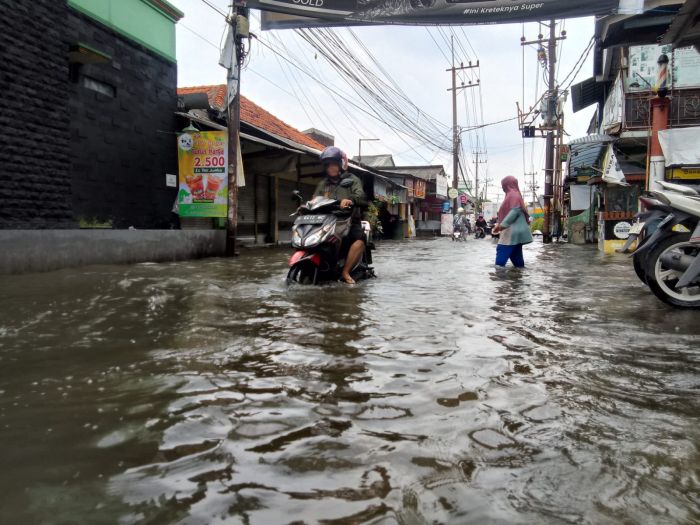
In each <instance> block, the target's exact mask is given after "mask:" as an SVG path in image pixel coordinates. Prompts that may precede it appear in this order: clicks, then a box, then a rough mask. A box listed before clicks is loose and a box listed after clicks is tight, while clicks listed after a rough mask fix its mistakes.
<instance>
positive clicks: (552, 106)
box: [542, 20, 558, 244]
mask: <svg viewBox="0 0 700 525" xmlns="http://www.w3.org/2000/svg"><path fill="white" fill-rule="evenodd" d="M556 27H557V23H556V20H551V21H550V22H549V43H548V44H547V48H548V49H547V56H548V67H549V99H548V101H547V126H548V127H549V128H550V131H549V132H548V133H547V144H546V148H547V150H546V162H545V168H544V225H543V227H542V242H543V243H545V244H548V243H550V242H552V232H551V221H552V195H553V193H554V192H553V188H552V181H553V177H554V131H551V128H552V127H553V126H554V125H555V124H556V123H557V122H558V119H557V118H556V116H555V113H556V108H557V86H556V85H555V84H556V81H557V78H556V72H557V67H556V66H557V35H556Z"/></svg>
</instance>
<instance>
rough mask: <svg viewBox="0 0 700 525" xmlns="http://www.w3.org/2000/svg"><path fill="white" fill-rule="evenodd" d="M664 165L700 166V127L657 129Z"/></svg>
mask: <svg viewBox="0 0 700 525" xmlns="http://www.w3.org/2000/svg"><path fill="white" fill-rule="evenodd" d="M659 143H660V144H661V149H662V150H663V152H664V157H665V158H666V166H700V127H694V128H673V129H665V130H662V131H659Z"/></svg>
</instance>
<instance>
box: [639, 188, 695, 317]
mask: <svg viewBox="0 0 700 525" xmlns="http://www.w3.org/2000/svg"><path fill="white" fill-rule="evenodd" d="M658 184H659V185H661V187H662V188H663V189H664V191H652V192H650V198H649V197H643V199H646V201H644V200H643V201H642V203H643V205H644V206H645V212H643V213H642V214H640V216H639V220H638V222H637V224H635V225H634V226H633V228H632V232H633V233H632V234H633V235H635V236H636V239H637V241H638V246H637V249H636V250H635V251H634V253H633V254H632V259H633V261H634V263H635V271H636V272H637V275H638V276H640V279H642V281H643V282H645V283H646V284H647V286H649V289H650V290H651V291H652V292H653V293H654V295H656V296H657V297H658V298H659V299H661V300H662V301H664V302H665V303H668V304H670V305H672V306H675V307H678V308H700V194H699V193H698V192H697V191H695V190H694V189H692V188H689V187H687V186H681V185H678V184H671V183H668V182H663V181H660V182H658ZM633 240H634V239H633ZM630 244H631V242H630ZM640 274H641V275H640Z"/></svg>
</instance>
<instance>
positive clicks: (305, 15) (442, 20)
mask: <svg viewBox="0 0 700 525" xmlns="http://www.w3.org/2000/svg"><path fill="white" fill-rule="evenodd" d="M626 2H628V0H621V1H620V0H588V1H586V2H582V1H581V0H539V1H534V0H402V1H396V0H248V1H247V2H246V5H247V6H248V7H252V8H255V9H260V10H261V11H263V17H262V27H263V29H284V28H298V27H319V26H352V25H368V24H425V25H428V24H507V23H520V22H530V21H532V22H535V21H539V20H551V19H554V18H572V17H581V16H593V15H605V14H611V13H614V12H616V11H617V10H618V9H619V7H620V5H621V4H625V3H626ZM277 13H279V14H277Z"/></svg>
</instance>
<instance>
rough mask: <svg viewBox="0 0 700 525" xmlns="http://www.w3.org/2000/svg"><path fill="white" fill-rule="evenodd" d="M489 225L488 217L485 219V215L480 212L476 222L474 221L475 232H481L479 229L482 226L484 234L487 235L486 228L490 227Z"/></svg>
mask: <svg viewBox="0 0 700 525" xmlns="http://www.w3.org/2000/svg"><path fill="white" fill-rule="evenodd" d="M488 227H489V225H488V223H487V222H486V219H484V216H483V215H482V214H479V216H478V217H477V219H476V222H475V223H474V233H476V234H478V233H479V232H478V231H477V230H478V229H479V228H481V231H482V232H483V234H484V235H486V230H487V229H488Z"/></svg>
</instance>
